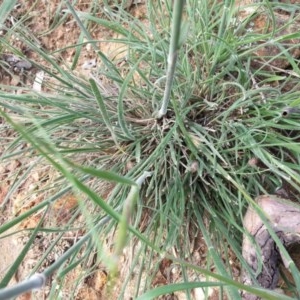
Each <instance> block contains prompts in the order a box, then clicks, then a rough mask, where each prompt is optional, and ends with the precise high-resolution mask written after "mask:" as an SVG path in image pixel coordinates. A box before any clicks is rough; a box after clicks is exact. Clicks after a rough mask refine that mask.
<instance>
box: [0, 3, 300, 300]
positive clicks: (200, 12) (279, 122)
mask: <svg viewBox="0 0 300 300" xmlns="http://www.w3.org/2000/svg"><path fill="white" fill-rule="evenodd" d="M182 4H183V3H182V1H175V2H174V5H182ZM92 5H93V9H95V11H97V9H100V8H99V6H98V5H99V4H97V3H96V2H93V3H92ZM106 5H108V4H106ZM261 6H266V4H261ZM172 11H173V10H172V6H171V5H169V4H166V5H164V4H163V2H161V1H156V2H154V1H153V2H152V1H149V2H148V4H147V19H148V20H149V22H150V25H149V26H147V25H145V24H143V23H142V22H140V21H139V20H137V19H135V18H133V17H132V16H131V15H130V14H129V13H128V12H127V11H126V10H124V9H122V7H121V6H120V7H119V9H116V8H114V9H107V10H105V11H104V14H105V15H104V16H101V17H97V16H95V15H92V14H89V13H83V12H80V11H77V10H76V7H75V8H74V7H73V6H71V4H69V3H67V2H66V7H65V8H64V13H65V14H68V16H69V17H72V18H74V19H75V20H76V22H77V23H78V25H79V26H80V28H81V31H82V36H83V37H84V38H85V39H86V40H87V42H90V43H92V45H93V46H94V47H95V51H96V54H97V56H98V58H99V60H100V61H101V63H100V66H99V67H98V68H97V70H96V71H95V72H94V73H93V75H92V78H91V79H90V80H88V79H86V80H85V79H82V78H79V77H78V76H77V75H76V73H75V72H73V71H72V70H71V69H68V71H65V69H64V68H62V66H60V65H58V64H56V62H55V61H54V60H53V59H52V58H51V55H50V53H46V52H45V51H43V50H41V49H39V48H37V47H35V46H34V44H33V43H31V41H30V40H28V39H25V40H24V43H27V44H28V45H29V46H30V47H31V48H32V49H33V50H34V51H36V53H38V54H39V55H40V56H41V57H42V58H43V59H44V60H45V61H46V62H47V65H50V66H52V71H51V69H48V68H47V67H44V66H40V68H42V69H44V70H45V72H46V73H47V74H48V76H50V77H51V78H55V84H56V85H52V86H51V85H49V86H48V92H47V93H46V92H43V93H34V92H31V91H30V90H27V93H26V94H11V93H5V92H1V95H0V100H1V106H2V107H3V110H2V111H1V115H2V117H3V118H4V119H5V121H6V122H7V123H6V124H10V126H12V128H14V129H15V130H16V131H17V132H19V134H20V135H19V137H18V138H17V139H14V140H13V141H12V142H11V143H10V144H9V145H7V149H6V152H4V154H3V155H2V159H3V161H6V160H9V159H13V158H18V157H20V155H25V154H28V153H30V155H31V157H32V159H34V160H35V159H36V160H35V161H36V162H38V159H42V160H44V162H45V161H48V162H49V163H50V164H51V165H53V167H54V168H55V169H56V170H58V171H59V172H60V174H61V176H60V177H58V178H57V181H56V185H55V187H54V188H52V189H51V190H50V191H51V193H49V194H48V195H49V196H45V197H44V198H43V201H42V202H41V203H40V204H39V205H38V206H36V207H34V208H32V209H30V210H29V211H27V212H25V213H23V214H22V215H20V216H18V217H16V218H14V219H12V220H10V221H8V222H7V224H3V225H2V226H1V227H0V232H1V233H2V232H5V231H7V230H8V229H11V228H12V227H13V225H15V224H17V223H19V222H21V221H22V220H24V219H25V218H26V217H27V216H30V215H31V214H33V213H34V212H36V211H39V210H41V211H45V210H46V208H49V207H51V205H52V203H55V201H57V199H59V197H60V196H61V195H62V194H64V193H66V192H68V191H69V190H70V188H71V187H72V188H73V192H74V193H75V194H77V195H78V198H79V207H80V209H81V213H82V214H83V215H84V217H85V222H84V223H83V224H81V226H82V227H83V228H85V234H84V236H83V237H82V238H81V239H80V241H79V242H77V243H74V245H73V246H72V247H71V248H70V249H71V250H70V251H67V252H66V255H64V256H63V257H62V259H61V260H58V262H57V263H56V264H54V265H52V267H50V268H49V269H46V271H44V272H46V273H47V274H53V272H54V271H56V273H55V274H56V275H55V276H56V277H57V278H59V279H62V278H65V277H66V276H67V273H68V272H70V271H71V270H72V269H75V267H76V266H77V265H79V264H83V265H84V264H85V263H86V261H88V260H89V259H90V258H91V256H92V255H93V254H94V251H95V249H96V250H97V254H96V261H97V262H98V263H100V262H102V263H103V262H104V261H110V258H111V256H110V255H109V254H108V253H107V251H105V250H104V249H105V246H104V245H103V241H105V240H106V239H108V238H110V237H111V235H112V234H113V233H114V230H115V228H116V227H117V226H118V223H119V222H120V220H122V219H121V215H120V212H121V210H122V208H124V205H125V203H126V199H128V198H127V197H128V193H129V187H128V186H126V185H125V186H124V184H127V185H128V184H129V185H130V184H134V180H135V179H137V178H138V177H139V176H141V174H143V172H151V173H152V175H151V177H149V178H147V179H146V180H145V182H144V184H143V185H142V186H141V188H140V190H139V199H138V203H137V205H136V207H135V208H134V209H133V208H132V210H131V212H130V218H129V217H128V214H127V218H126V226H125V227H126V228H128V231H126V234H127V239H128V241H131V242H132V243H133V244H134V246H133V247H134V252H135V256H134V257H133V258H132V260H131V262H130V263H128V267H127V272H126V274H124V273H122V272H121V276H123V280H122V282H123V284H122V283H118V286H117V287H118V292H117V294H118V295H117V297H118V298H119V299H122V298H123V297H124V294H125V289H126V288H128V286H129V283H130V280H132V279H131V278H132V275H133V274H138V276H137V277H136V278H134V280H135V288H134V290H133V291H132V296H134V297H137V296H138V295H141V294H143V293H144V296H141V299H143V297H144V299H146V298H147V297H155V296H158V295H161V294H166V293H172V292H175V291H176V290H178V289H181V290H184V291H186V293H187V296H188V297H191V294H190V290H191V288H195V287H196V286H197V287H202V288H203V289H205V288H207V286H214V285H218V286H222V289H221V291H223V292H224V293H225V294H226V295H227V296H228V297H229V298H230V299H239V297H240V296H239V289H241V288H244V289H247V290H248V291H249V292H253V293H255V294H257V295H261V296H265V297H269V299H284V298H283V297H284V296H282V295H280V296H278V295H276V294H275V293H271V292H270V291H262V290H260V289H256V288H255V287H254V288H253V287H244V286H242V285H241V284H239V283H238V282H235V281H234V280H233V279H236V278H235V277H234V275H233V274H232V264H231V259H232V258H233V257H234V258H235V264H236V265H238V266H239V267H243V268H246V267H247V266H246V265H245V262H244V261H243V258H242V255H241V240H242V235H243V233H244V229H243V226H242V220H243V215H244V211H245V208H246V207H247V206H248V204H249V203H251V202H252V201H253V199H254V198H255V197H256V196H258V195H261V194H265V193H274V192H275V189H276V188H278V187H281V186H282V185H287V186H288V188H289V191H290V193H291V194H294V195H295V196H297V195H298V193H299V187H298V185H299V181H300V178H299V172H298V171H299V167H298V165H299V153H300V146H299V144H298V139H299V138H298V135H299V131H298V119H297V115H296V117H295V116H294V117H293V118H290V117H289V116H282V111H283V110H284V109H285V108H286V107H296V106H298V105H299V99H300V98H299V97H300V94H299V92H298V90H299V83H295V78H294V76H293V75H286V74H277V73H275V72H274V71H269V72H266V71H265V70H264V69H254V68H253V67H252V64H251V62H252V60H253V59H254V54H253V52H254V51H255V50H256V49H257V47H262V46H263V45H264V44H263V43H262V44H261V45H256V46H253V45H254V43H255V42H256V41H257V40H258V39H259V38H261V37H259V35H258V34H252V33H251V32H247V31H242V29H241V28H242V27H243V26H242V25H243V24H239V23H238V21H236V19H235V18H234V16H235V14H236V8H235V6H234V5H233V3H232V1H225V2H224V3H219V1H210V2H209V3H208V2H207V1H187V3H186V5H185V6H184V19H185V22H187V23H188V30H186V31H185V35H186V36H185V41H184V43H183V44H182V46H181V47H179V48H177V65H176V68H175V69H174V70H175V75H174V80H173V82H172V81H168V79H166V78H165V74H166V70H167V67H168V59H167V57H168V55H167V53H168V49H169V41H170V39H171V37H170V26H169V24H170V23H171V20H172V16H173V15H172ZM166 16H168V18H167V20H168V22H166ZM177 17H178V19H176V20H175V21H177V22H179V21H180V20H179V16H177ZM116 21H118V22H116ZM95 25H97V26H102V27H105V28H107V29H109V30H112V31H114V32H116V33H118V34H119V35H120V36H121V38H118V39H114V40H112V41H113V42H118V43H120V44H122V45H123V46H126V47H125V48H126V61H125V63H124V64H123V66H122V67H120V66H118V65H117V64H116V63H114V62H113V61H111V60H109V59H108V57H106V55H105V54H104V53H102V52H101V51H100V49H99V48H97V45H96V43H95V41H93V40H92V38H91V36H90V33H89V31H88V29H87V28H88V26H95ZM274 30H277V29H274ZM149 31H150V33H149ZM17 33H18V28H15V34H17ZM271 37H272V33H270V34H265V35H264V36H263V38H264V39H265V40H266V41H267V40H268V39H270V38H271ZM177 38H178V36H177ZM281 39H282V40H284V37H281ZM112 41H110V42H112ZM179 44H180V43H179V42H178V40H177V43H175V45H179ZM80 46H82V43H81V42H80V43H79V45H76V47H79V48H77V49H80ZM74 47H75V46H74ZM122 49H124V47H122ZM282 54H283V55H285V54H286V55H287V56H288V54H287V53H286V52H284V51H283V53H282ZM78 55H80V53H78ZM292 67H293V68H294V69H293V72H296V73H297V72H298V71H299V70H298V67H297V64H293V65H292ZM54 69H55V72H54V71H53V70H54ZM289 83H293V84H296V87H293V88H291V89H290V90H288V91H286V90H285V91H284V92H283V87H286V86H287V85H288V84H289ZM165 84H167V85H168V84H170V85H169V86H167V87H165ZM167 88H169V89H171V95H170V97H171V98H170V99H171V101H170V103H169V105H168V110H167V112H166V113H165V110H164V113H162V114H161V115H160V117H163V118H160V119H156V118H154V117H153V113H154V112H156V111H158V110H159V109H160V107H161V103H162V99H163V94H164V91H165V89H167ZM25 125H26V126H25ZM24 141H26V143H29V145H27V147H26V148H23V149H22V150H21V152H20V150H19V147H20V144H22V143H24ZM254 161H255V162H256V163H254V164H253V163H252V165H251V164H249V162H254ZM100 170H108V171H110V172H104V171H100ZM24 180H25V178H24ZM105 180H113V181H114V184H113V189H112V191H111V193H110V195H109V196H108V197H107V198H106V199H103V198H101V197H100V196H99V194H100V193H101V191H100V190H99V184H100V182H103V181H105ZM66 184H69V185H70V186H68V187H66ZM62 187H63V188H64V189H63V190H61V188H62ZM11 188H12V189H13V190H14V191H17V183H16V184H15V185H12V187H11ZM99 208H101V209H99ZM129 219H130V222H129ZM123 221H124V220H123ZM72 222H74V223H72ZM72 222H71V223H68V224H67V225H66V226H65V227H64V228H63V231H68V230H70V229H72V230H74V232H76V224H77V223H76V221H75V220H73V221H72ZM125 227H124V228H125ZM43 230H45V228H43V227H42V225H41V224H40V225H39V226H38V227H36V228H35V229H32V230H30V231H29V233H30V235H31V240H30V243H31V244H30V243H29V244H28V246H27V247H25V248H24V252H23V254H22V255H21V256H20V257H19V260H18V263H17V264H15V265H14V266H13V268H11V269H10V270H9V272H8V273H7V275H6V277H5V280H3V281H2V287H3V286H6V285H7V284H8V282H9V280H10V279H11V277H12V276H13V273H14V272H15V270H16V268H17V266H18V265H19V264H20V263H21V261H22V259H24V257H25V254H26V253H27V251H28V248H29V247H30V246H31V245H32V244H34V237H35V235H36V234H37V232H40V231H43ZM49 230H52V231H55V230H57V229H55V228H51V229H49ZM57 236H58V237H59V239H61V238H62V236H63V235H60V231H57ZM196 236H201V237H203V243H204V244H205V246H206V247H207V252H206V261H205V263H204V264H201V263H200V262H196V263H195V262H194V263H191V262H192V259H193V254H194V253H195V250H194V248H193V242H194V237H196ZM99 237H100V238H99ZM123 237H124V236H123ZM123 237H122V239H123ZM122 241H123V240H122ZM138 241H139V242H138ZM56 243H58V239H57V240H55V243H54V244H53V247H54V246H55V244H56ZM84 245H85V246H84ZM124 245H125V243H122V247H124ZM229 248H230V251H231V254H230V253H229V251H228V249H229ZM119 250H120V249H119ZM173 253H176V257H175V256H174V255H173ZM119 254H120V251H118V255H119ZM163 258H167V259H170V260H171V261H172V263H173V264H174V265H175V264H177V265H179V266H180V269H181V272H182V282H181V285H169V286H166V287H164V288H161V289H159V290H154V291H149V290H150V289H151V288H152V284H153V281H154V278H155V275H156V273H157V270H158V269H159V265H160V263H161V260H162V259H163ZM43 259H45V257H43V258H42V260H43ZM113 263H114V262H113ZM197 264H200V267H201V268H200V267H199V266H198V265H197ZM39 265H42V261H40V262H39ZM110 266H111V265H110V264H109V263H108V264H107V265H106V267H107V268H108V269H109V267H110ZM56 268H59V269H58V270H57V269H56ZM90 268H91V269H90V271H92V269H93V267H90ZM145 269H147V277H146V278H145V277H143V274H144V270H145ZM212 269H213V270H214V271H215V272H214V273H212V272H210V271H211V270H212ZM49 270H50V271H51V272H50V271H49ZM36 271H39V272H43V268H37V269H35V270H33V273H34V272H36ZM191 271H193V272H191ZM296 272H297V271H294V273H295V274H294V276H296V275H297V274H296ZM200 274H204V275H205V276H210V277H214V278H215V279H216V280H218V282H217V283H211V282H210V281H209V280H207V281H208V282H207V283H206V284H203V283H202V282H201V280H202V279H199V278H200ZM191 281H194V282H193V284H192V283H191ZM115 284H116V285H117V283H115ZM223 285H224V286H223ZM60 289H63V287H61V286H60V287H59V288H57V286H56V285H54V284H53V286H52V289H51V291H50V293H51V296H52V298H53V299H55V297H58V296H57V295H58V293H59V290H60ZM286 298H288V297H286ZM148 299H149V298H148Z"/></svg>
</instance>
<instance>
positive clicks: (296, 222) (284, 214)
mask: <svg viewBox="0 0 300 300" xmlns="http://www.w3.org/2000/svg"><path fill="white" fill-rule="evenodd" d="M256 202H257V204H258V206H259V207H260V208H261V210H262V211H263V212H264V213H265V215H266V216H267V218H268V221H269V224H270V226H271V228H272V229H273V230H274V232H275V233H276V235H277V236H278V238H279V239H280V240H281V242H282V244H283V245H284V246H285V247H287V246H289V245H292V244H295V243H299V242H300V206H299V205H297V204H295V203H293V202H291V201H289V200H286V199H282V198H278V197H276V196H273V195H271V196H260V197H258V198H257V199H256ZM244 227H245V229H246V230H247V231H248V232H249V233H250V235H251V236H253V238H254V240H255V242H256V245H257V246H258V248H259V250H260V253H258V251H257V247H255V245H254V242H253V241H252V239H251V238H250V237H249V236H248V235H244V239H243V257H244V258H245V260H246V261H247V263H248V265H249V266H250V268H251V269H252V270H253V271H254V272H253V273H256V274H257V273H258V272H259V273H258V274H257V277H256V280H257V282H258V283H259V284H260V285H261V286H262V287H263V288H268V289H275V288H276V286H277V284H278V280H279V269H278V263H279V259H280V258H281V259H282V261H283V263H284V265H285V267H286V268H288V267H289V266H290V265H291V263H293V262H292V261H291V262H288V261H286V259H285V257H284V255H283V254H282V253H280V251H279V249H278V247H277V245H276V243H275V241H274V240H273V238H272V237H271V235H270V233H269V230H268V229H267V226H266V225H265V223H264V222H263V221H262V219H261V217H260V216H259V214H258V213H257V211H256V210H255V209H253V208H252V207H249V208H248V210H247V212H246V215H245V217H244ZM258 255H259V256H260V257H261V259H259V258H258ZM242 281H243V283H244V284H247V285H253V284H254V281H253V280H252V277H251V276H250V274H248V273H247V271H246V270H243V272H242ZM242 297H243V299H246V300H257V299H260V298H259V297H257V296H255V295H252V294H248V293H246V292H242Z"/></svg>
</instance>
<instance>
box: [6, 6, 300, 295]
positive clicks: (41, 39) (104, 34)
mask: <svg viewBox="0 0 300 300" xmlns="http://www.w3.org/2000/svg"><path fill="white" fill-rule="evenodd" d="M246 2H252V1H238V3H237V5H243V4H245V3H246ZM282 2H284V1H282ZM293 2H295V1H293ZM60 3H61V1H60V0H53V1H34V0H20V1H18V4H17V6H16V8H15V9H14V11H13V17H14V18H15V20H18V19H19V18H20V17H21V16H28V18H27V21H26V22H25V24H26V25H27V26H28V28H30V31H31V33H32V35H33V36H34V37H35V39H36V43H37V44H38V45H40V47H43V48H44V49H46V50H47V51H48V52H50V53H54V52H55V51H56V50H59V49H62V48H65V50H64V51H60V52H57V53H54V54H53V55H54V56H56V57H55V58H56V59H57V61H58V62H59V63H61V65H64V64H67V65H71V64H72V63H73V58H74V55H75V51H76V50H75V49H74V48H72V47H70V48H68V46H71V45H74V44H77V43H78V41H79V36H80V29H79V27H78V26H77V25H76V22H74V20H71V19H66V20H65V21H64V22H63V23H62V24H60V25H59V26H57V27H55V28H52V27H53V26H52V24H53V16H55V15H56V12H57V9H58V7H59V6H60ZM295 3H297V2H295ZM299 4H300V1H299ZM76 8H77V9H78V10H80V11H87V10H88V9H89V3H88V1H87V0H79V1H78V4H77V5H76ZM125 9H126V10H127V11H128V12H129V13H131V14H132V15H134V16H135V17H136V18H139V19H141V20H143V21H144V22H145V24H147V22H148V20H147V19H146V18H145V16H146V5H145V1H127V2H126V4H125ZM99 14H101V12H99ZM248 14H249V11H246V10H244V11H242V12H241V13H240V16H239V17H240V18H245V17H246V16H247V15H248ZM275 15H276V18H277V19H276V20H277V22H278V24H282V23H283V22H285V21H286V20H287V19H288V17H289V16H288V15H287V14H286V13H284V12H280V11H277V12H275ZM9 22H12V21H8V24H7V25H8V26H10V24H9ZM266 23H267V20H266V16H265V15H264V14H263V13H262V14H261V15H260V16H258V17H257V18H256V19H255V20H254V21H253V22H252V23H251V25H249V26H250V27H251V28H249V30H254V31H257V32H263V31H266V30H267V31H268V29H267V26H266ZM298 28H299V22H298V21H297V22H295V24H291V26H289V27H287V28H286V29H285V31H284V32H281V34H286V33H287V32H289V33H292V32H295V31H297V30H298ZM50 29H51V30H50ZM90 32H91V34H92V37H93V38H94V39H95V40H99V41H100V40H108V39H110V38H112V37H117V36H116V35H115V34H114V33H112V32H110V31H108V30H107V29H105V28H102V27H101V26H99V25H94V27H93V28H92V29H91V31H90ZM0 34H4V33H0ZM11 43H12V44H13V45H14V46H15V47H16V48H18V49H20V51H21V52H22V53H24V54H25V55H26V56H27V57H28V58H30V59H31V60H33V61H34V60H35V61H36V62H37V63H43V62H41V58H40V57H39V56H38V55H37V54H36V53H33V52H31V51H29V50H28V49H27V48H26V46H25V45H24V44H22V42H21V41H20V40H18V39H17V38H14V37H13V38H12V40H11ZM291 43H292V44H300V41H299V40H298V39H294V40H292V41H291ZM99 47H100V50H101V51H102V52H103V53H104V54H106V55H107V56H108V58H110V59H112V60H115V61H116V60H120V61H121V60H122V59H123V57H122V54H120V53H122V52H121V51H120V50H121V49H120V44H117V43H101V44H99ZM270 51H271V53H272V54H273V55H276V54H277V53H278V51H279V49H276V48H272V49H270V48H265V49H261V50H260V51H259V52H257V56H258V59H257V64H258V65H260V64H261V59H260V57H262V56H264V55H266V53H270ZM7 54H9V53H7ZM292 55H293V56H294V57H299V56H300V49H299V47H294V48H293V50H292ZM96 65H97V57H96V54H95V51H94V49H93V47H91V45H90V44H87V45H85V46H83V49H82V51H81V55H80V57H79V61H78V64H77V67H76V68H75V72H78V75H79V76H83V77H87V76H88V74H89V72H90V71H91V69H92V68H93V67H94V66H96ZM288 66H289V63H288V62H287V61H286V60H283V59H280V58H279V59H276V60H275V61H274V62H273V64H272V67H274V68H277V69H279V70H284V69H286V68H287V67H288ZM25 67H26V65H25ZM17 71H18V70H17ZM38 71H39V70H38V69H36V68H34V67H33V68H30V71H29V72H28V73H29V74H30V76H28V78H27V79H26V80H27V81H26V84H27V85H28V87H31V86H33V84H34V80H35V78H36V74H37V73H38ZM22 76H23V75H21V74H20V73H19V72H16V74H14V76H11V75H8V74H6V73H2V74H1V77H0V80H1V83H3V84H8V83H10V84H11V85H15V86H17V85H18V84H19V82H20V81H22V80H23V78H22ZM6 138H7V140H12V139H13V138H14V132H13V131H11V130H10V129H7V136H6ZM24 147H26V145H24ZM0 151H1V153H0V154H3V152H4V151H5V149H1V148H0ZM29 160H30V158H26V157H25V158H24V159H23V160H14V161H11V162H10V163H9V164H5V165H4V164H2V165H0V182H1V184H0V205H1V207H2V208H4V211H2V212H3V213H2V214H1V215H0V223H1V224H3V223H4V222H5V221H7V220H9V219H10V218H11V217H13V216H17V215H19V214H20V213H22V212H24V211H26V210H28V209H29V208H31V207H33V206H34V205H37V204H38V203H40V202H41V198H39V197H36V195H37V194H36V193H35V190H36V189H37V187H38V188H41V183H43V184H49V183H51V181H53V180H54V179H55V178H56V177H57V176H58V174H57V173H56V172H54V171H53V170H51V169H50V167H48V166H40V167H39V168H34V169H33V171H32V173H31V174H30V176H28V179H27V180H26V181H25V182H24V183H23V184H22V185H21V186H20V187H19V189H18V191H17V192H16V193H14V194H13V196H12V197H10V196H9V195H8V191H9V187H10V185H11V184H12V182H13V180H14V179H13V178H12V177H11V176H10V174H11V173H12V172H14V171H15V170H16V169H18V168H19V167H20V166H21V165H22V164H29ZM28 194H30V198H28ZM24 199H26V203H27V205H24ZM76 206H77V200H76V197H75V196H74V195H72V194H68V195H67V196H64V197H62V198H61V199H60V200H59V201H57V202H56V205H55V207H54V208H53V212H52V216H55V219H56V222H57V223H59V222H62V221H66V220H68V219H70V217H71V214H70V211H72V209H73V208H75V207H76ZM40 217H41V216H40V214H36V215H33V216H32V217H31V218H29V219H27V221H26V222H22V223H21V225H20V227H19V228H18V229H25V228H33V227H34V226H35V225H36V224H38V222H39V220H40ZM48 239H51V236H50V237H48ZM196 240H197V241H196V242H195V245H194V246H195V249H197V251H195V260H196V259H202V257H204V256H205V251H206V247H205V245H204V244H203V242H202V237H201V236H199V237H197V238H196ZM25 242H26V240H24V239H23V238H22V236H19V238H18V239H17V238H16V237H15V235H13V236H8V237H6V238H3V239H1V243H0V253H1V255H0V278H1V276H2V275H3V274H5V270H6V269H7V267H8V266H9V265H10V264H12V263H13V262H14V261H15V259H16V257H17V256H18V254H19V253H20V251H21V250H22V248H23V246H24V243H25ZM48 246H49V244H47V242H44V244H43V245H37V246H36V247H34V249H33V250H32V251H31V252H30V253H29V255H27V257H26V259H25V260H24V262H23V263H22V266H21V267H20V269H19V270H18V272H17V273H16V276H15V278H14V281H12V282H11V284H13V283H15V282H18V281H21V280H22V279H24V278H25V277H26V275H27V274H28V272H29V270H30V269H31V268H32V267H33V265H34V263H35V262H36V260H37V259H38V258H39V257H40V256H41V255H42V254H43V251H45V249H47V247H48ZM68 247H70V243H69V242H68V241H65V244H64V245H61V253H63V252H64V251H65V249H67V248H68ZM128 251H130V250H128ZM59 254H60V253H57V255H59ZM231 255H232V259H233V262H232V267H233V272H234V274H235V277H236V278H239V275H240V274H239V273H240V270H239V267H238V266H237V265H235V263H234V259H235V258H234V255H233V253H232V254H231ZM50 263H51V259H49V264H50ZM170 264H171V262H170V261H168V260H163V261H162V263H161V267H160V270H159V271H158V273H157V276H156V278H155V280H154V283H153V285H154V286H157V285H161V284H167V283H168V281H167V275H166V274H167V271H166V270H167V269H168V268H169V267H170ZM77 272H80V270H77ZM177 275H178V274H176V272H174V273H173V276H174V277H176V276H177ZM76 276H77V274H76V273H75V274H74V273H71V274H70V275H69V277H68V278H69V281H72V280H73V279H74V278H76ZM106 282H107V274H106V272H105V270H103V269H101V268H99V269H98V270H97V271H96V272H95V273H94V274H93V275H92V276H89V278H87V279H86V280H84V283H83V284H82V285H81V287H80V288H79V290H78V291H77V292H76V299H77V300H81V299H106V298H105V297H104V296H103V292H102V291H103V290H104V289H105V285H106ZM47 292H48V291H47V288H45V289H44V291H42V292H41V293H40V294H38V296H37V295H35V296H34V297H37V298H39V299H47ZM115 292H116V293H117V291H115ZM66 293H68V291H66ZM128 294H129V295H128V297H127V299H130V293H128ZM193 296H194V298H195V299H204V298H203V297H204V296H203V295H200V291H197V290H195V291H193ZM34 297H33V296H32V295H30V294H28V295H24V296H22V297H19V299H32V298H34ZM218 297H219V296H218V294H217V290H215V291H213V290H212V291H211V297H210V299H211V300H213V299H218ZM168 299H185V296H184V295H182V294H180V293H178V294H176V295H174V297H173V298H168Z"/></svg>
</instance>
